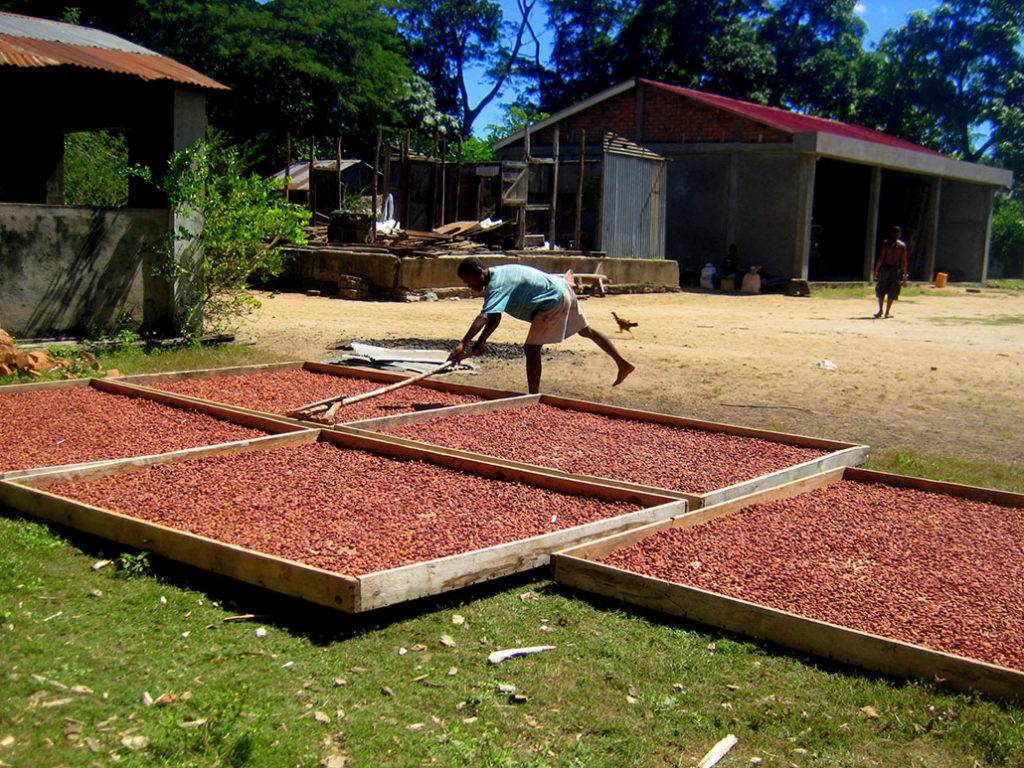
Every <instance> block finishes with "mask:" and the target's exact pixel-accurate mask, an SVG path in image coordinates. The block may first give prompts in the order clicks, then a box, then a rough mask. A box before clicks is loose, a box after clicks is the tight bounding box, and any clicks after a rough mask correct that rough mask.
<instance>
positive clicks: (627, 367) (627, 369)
mask: <svg viewBox="0 0 1024 768" xmlns="http://www.w3.org/2000/svg"><path fill="white" fill-rule="evenodd" d="M635 370H636V366H635V365H633V364H632V363H623V364H622V365H620V366H619V377H618V378H617V379H615V383H614V384H612V386H613V387H617V386H619V384H621V383H622V382H623V381H625V380H626V377H627V376H629V374H631V373H632V372H633V371H635Z"/></svg>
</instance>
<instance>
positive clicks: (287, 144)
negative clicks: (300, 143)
mask: <svg viewBox="0 0 1024 768" xmlns="http://www.w3.org/2000/svg"><path fill="white" fill-rule="evenodd" d="M291 175H292V134H291V131H289V132H288V133H286V134H285V135H284V199H285V200H287V201H288V202H289V203H290V202H291V201H292V181H291Z"/></svg>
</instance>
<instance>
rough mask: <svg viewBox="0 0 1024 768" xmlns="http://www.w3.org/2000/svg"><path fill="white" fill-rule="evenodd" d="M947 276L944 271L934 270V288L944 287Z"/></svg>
mask: <svg viewBox="0 0 1024 768" xmlns="http://www.w3.org/2000/svg"><path fill="white" fill-rule="evenodd" d="M947 277H949V275H947V274H946V273H945V272H936V273H935V287H936V288H945V287H946V278H947Z"/></svg>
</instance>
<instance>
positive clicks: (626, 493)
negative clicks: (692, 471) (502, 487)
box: [320, 429, 681, 506]
mask: <svg viewBox="0 0 1024 768" xmlns="http://www.w3.org/2000/svg"><path fill="white" fill-rule="evenodd" d="M320 438H321V439H323V440H327V441H328V442H331V443H334V444H335V445H340V446H342V447H344V448H357V449H360V450H365V451H371V452H373V453H377V454H381V455H384V456H394V457H398V458H403V459H418V460H420V461H428V462H430V463H432V464H436V465H438V466H442V467H447V468H449V469H455V470H458V471H460V472H471V473H473V474H477V475H481V476H483V477H489V478H492V479H497V480H506V481H509V482H515V483H526V484H527V485H533V486H537V487H539V488H548V489H551V490H556V491H562V492H563V493H571V494H578V495H581V496H591V497H594V498H598V499H602V500H604V501H628V502H630V503H634V504H640V505H642V506H652V505H660V504H664V503H666V502H671V501H680V500H681V499H680V498H679V497H678V496H675V495H670V494H668V493H660V492H657V491H654V490H651V489H648V488H645V487H644V486H634V487H631V488H624V487H620V486H619V485H615V484H611V483H607V482H605V481H604V480H603V479H601V478H595V477H589V476H570V475H566V474H565V473H559V472H556V471H550V470H548V469H547V468H546V467H538V466H534V465H532V464H517V465H513V463H512V462H506V461H500V460H497V459H495V458H494V457H490V456H484V455H482V454H472V453H465V452H460V453H459V454H458V455H456V454H454V453H452V452H446V451H439V450H435V447H434V446H432V445H428V444H427V443H417V442H416V441H414V440H403V441H401V442H399V441H396V440H389V439H387V438H385V437H382V436H379V435H377V434H375V433H372V432H359V431H357V430H345V431H342V430H334V429H326V430H323V431H322V432H321V434H320Z"/></svg>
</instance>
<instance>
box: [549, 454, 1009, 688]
mask: <svg viewBox="0 0 1024 768" xmlns="http://www.w3.org/2000/svg"><path fill="white" fill-rule="evenodd" d="M840 480H855V481H860V482H880V483H886V484H889V485H893V486H898V487H904V488H916V489H919V490H925V491H932V492H936V493H945V494H950V495H954V496H961V497H963V498H965V499H975V500H981V501H988V502H993V503H998V504H1005V505H1010V506H1017V507H1021V508H1024V494H1017V493H1009V492H1004V491H996V490H991V489H987V488H974V487H971V486H964V485H956V484H953V483H941V482H936V481H932V480H923V479H920V478H914V477H904V476H901V475H891V474H887V473H882V472H873V471H868V470H863V469H856V468H837V469H833V470H830V471H828V472H823V473H821V474H818V475H815V476H813V477H808V478H804V479H802V480H800V481H798V482H794V483H791V484H789V485H785V486H780V487H777V488H772V489H767V490H762V491H758V492H756V493H753V494H750V495H748V496H744V497H742V498H738V499H733V500H731V501H728V502H725V503H722V504H717V505H715V506H711V507H705V508H703V509H700V510H697V511H694V512H691V513H689V514H687V515H683V516H680V517H676V518H673V519H671V520H666V521H660V522H656V523H652V524H650V525H647V526H644V527H642V528H635V529H633V530H631V531H628V532H624V533H621V534H616V535H613V536H610V537H608V538H606V539H602V540H600V541H594V542H588V543H586V544H582V545H579V546H575V547H572V548H570V549H565V550H563V551H561V552H557V553H555V554H553V555H552V557H551V574H552V578H553V579H554V580H555V581H556V582H558V583H559V584H564V585H566V586H570V587H575V588H577V589H581V590H584V591H587V592H592V593H595V594H598V595H603V596H605V597H610V598H613V599H615V600H622V601H624V602H626V603H629V604H631V605H635V606H639V607H641V608H647V609H654V610H656V611H661V612H663V613H667V614H671V615H673V616H679V617H682V618H684V619H688V620H691V621H696V622H700V623H702V624H706V625H708V626H712V627H717V628H719V629H722V630H725V631H727V632H735V633H737V634H741V635H746V636H749V637H753V638H756V639H758V640H763V641H767V642H770V643H775V644H777V645H780V646H783V647H785V648H790V649H792V650H795V651H799V652H801V653H812V654H815V655H817V656H822V657H824V658H827V659H832V660H834V661H839V662H842V663H844V664H851V665H854V666H857V667H863V668H864V669H868V670H871V671H875V672H881V673H883V674H886V675H892V676H895V677H900V678H906V679H916V680H922V681H925V682H931V683H934V682H936V681H942V682H944V683H945V684H948V685H949V686H951V687H953V688H955V689H958V690H961V691H966V692H974V691H980V692H982V693H984V694H986V695H988V696H992V697H994V698H997V699H1008V700H1024V672H1020V671H1018V670H1015V669H1009V668H1007V667H1002V666H998V665H996V664H989V663H986V662H983V661H977V660H974V659H969V658H966V657H962V656H957V655H954V654H951V653H944V652H941V651H933V650H929V649H927V648H923V647H921V646H917V645H912V644H910V643H906V642H903V641H900V640H893V639H890V638H886V637H882V636H879V635H873V634H870V633H867V632H861V631H858V630H854V629H848V628H846V627H841V626H839V625H836V624H830V623H828V622H824V621H819V620H816V619H808V618H805V617H803V616H798V615H796V614H793V613H788V612H786V611H781V610H778V609H775V608H768V607H766V606H762V605H758V604H755V603H751V602H747V601H745V600H740V599H737V598H733V597H727V596H725V595H720V594H717V593H715V592H709V591H707V590H703V589H699V588H696V587H691V586H686V585H682V584H677V583H674V582H670V581H665V580H663V579H659V578H655V577H652V576H644V575H641V574H637V573H633V572H631V571H627V570H624V569H621V568H616V567H614V566H609V565H604V564H601V563H598V562H596V561H597V560H600V559H601V558H604V557H606V556H607V555H609V554H611V553H612V552H614V551H616V550H619V549H623V548H625V547H628V546H630V545H632V544H635V543H636V542H638V541H641V540H642V539H645V538H647V537H649V536H651V535H653V534H655V533H657V532H659V531H663V530H666V529H668V528H676V527H679V528H689V527H692V526H695V525H700V524H701V523H704V522H707V521H708V520H712V519H714V518H716V517H721V516H723V515H728V514H732V513H733V512H736V511H738V510H740V509H742V508H744V507H746V506H749V505H750V504H756V503H762V502H766V501H771V500H774V499H780V498H791V497H793V496H796V495H798V494H800V493H804V492H806V491H810V490H812V489H814V488H820V487H824V486H826V485H830V484H832V483H835V482H838V481H840Z"/></svg>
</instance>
